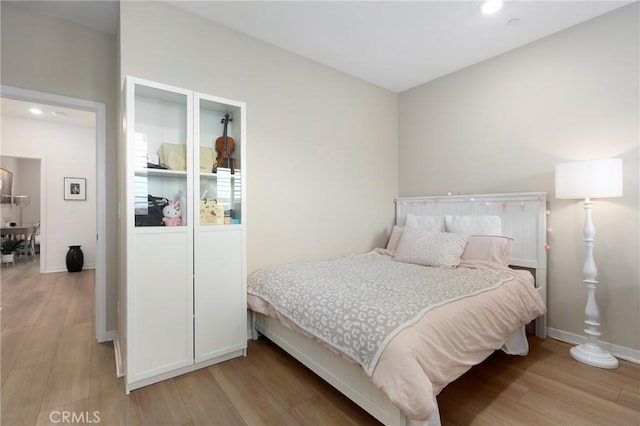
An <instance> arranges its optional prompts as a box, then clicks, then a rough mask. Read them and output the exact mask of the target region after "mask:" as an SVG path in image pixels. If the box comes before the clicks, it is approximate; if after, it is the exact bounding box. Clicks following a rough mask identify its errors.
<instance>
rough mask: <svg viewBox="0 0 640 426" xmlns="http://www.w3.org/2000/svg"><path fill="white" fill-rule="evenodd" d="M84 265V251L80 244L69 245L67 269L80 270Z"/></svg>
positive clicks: (70, 270)
mask: <svg viewBox="0 0 640 426" xmlns="http://www.w3.org/2000/svg"><path fill="white" fill-rule="evenodd" d="M83 265H84V253H83V252H82V249H81V248H80V246H69V251H68V252H67V271H69V272H80V271H82V266H83Z"/></svg>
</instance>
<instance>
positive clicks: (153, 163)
mask: <svg viewBox="0 0 640 426" xmlns="http://www.w3.org/2000/svg"><path fill="white" fill-rule="evenodd" d="M132 89H133V90H134V93H135V95H134V96H135V100H134V115H133V116H134V121H133V123H130V125H132V126H133V129H132V130H131V131H132V132H133V133H132V138H131V139H132V140H133V144H134V148H133V149H134V154H133V155H134V163H135V165H134V168H135V172H134V173H135V178H134V184H133V185H134V188H133V193H134V209H135V226H136V227H142V226H186V225H188V216H187V214H186V211H187V208H188V206H187V198H188V197H187V194H188V193H189V189H190V185H189V184H188V182H189V175H190V174H191V172H190V171H189V168H190V164H191V162H192V160H191V156H192V153H191V152H190V151H192V150H191V142H190V139H191V130H190V129H191V121H192V112H191V111H192V110H191V107H190V105H191V102H192V100H191V99H192V95H191V94H190V92H186V91H184V92H183V93H180V92H179V91H174V90H172V89H171V88H167V87H163V86H161V85H158V87H154V86H150V85H145V84H143V83H141V82H137V81H136V82H134V83H133V87H132ZM176 90H179V89H176ZM131 139H130V140H131Z"/></svg>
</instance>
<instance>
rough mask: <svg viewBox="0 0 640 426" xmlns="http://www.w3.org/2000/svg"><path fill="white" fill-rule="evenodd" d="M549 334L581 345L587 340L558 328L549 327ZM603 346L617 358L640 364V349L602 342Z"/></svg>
mask: <svg viewBox="0 0 640 426" xmlns="http://www.w3.org/2000/svg"><path fill="white" fill-rule="evenodd" d="M547 335H548V336H549V337H552V338H554V339H557V340H562V341H563V342H567V343H572V344H574V345H581V344H583V343H585V342H586V341H587V338H586V337H585V336H580V335H578V334H573V333H569V332H567V331H562V330H556V329H554V328H547ZM600 344H601V345H602V347H603V348H604V349H606V350H608V351H609V352H611V354H612V355H613V356H615V357H616V358H620V359H624V360H625V361H629V362H633V363H636V364H640V350H637V349H631V348H627V347H624V346H620V345H614V344H612V343H607V342H602V341H601V342H600Z"/></svg>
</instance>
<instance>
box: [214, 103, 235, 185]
mask: <svg viewBox="0 0 640 426" xmlns="http://www.w3.org/2000/svg"><path fill="white" fill-rule="evenodd" d="M230 121H233V119H232V118H231V117H230V116H229V113H226V114H225V115H224V118H223V119H222V120H220V123H223V124H224V131H223V132H222V136H220V137H219V138H218V139H216V151H217V152H218V155H217V157H216V165H217V167H224V168H228V169H231V173H232V174H233V173H234V172H235V169H236V160H235V159H234V158H231V154H233V151H234V149H235V146H236V142H235V141H234V140H233V138H232V137H231V136H227V125H228V124H229V122H230Z"/></svg>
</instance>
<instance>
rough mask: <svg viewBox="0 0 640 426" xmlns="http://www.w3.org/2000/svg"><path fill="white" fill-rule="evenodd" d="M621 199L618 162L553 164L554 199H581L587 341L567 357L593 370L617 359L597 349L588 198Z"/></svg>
mask: <svg viewBox="0 0 640 426" xmlns="http://www.w3.org/2000/svg"><path fill="white" fill-rule="evenodd" d="M621 196H622V160H621V159H619V158H605V159H596V160H586V161H573V162H569V163H561V164H558V165H556V198H568V199H584V201H583V203H582V204H583V205H584V213H585V217H584V242H585V246H586V258H585V261H584V269H583V273H584V280H582V281H583V282H584V283H585V284H586V287H587V307H586V309H585V315H586V317H587V319H586V320H585V324H586V325H587V328H586V329H585V330H584V332H585V333H586V335H587V342H586V343H584V344H582V345H578V346H574V347H573V348H571V356H572V357H573V358H574V359H576V360H578V361H580V362H582V363H584V364H588V365H591V366H593V367H599V368H617V367H618V360H617V359H616V358H615V357H613V355H611V354H610V353H609V352H608V351H606V350H605V349H603V348H602V347H601V346H600V342H599V340H598V339H599V337H600V332H599V331H598V327H599V326H600V312H599V311H598V305H597V304H596V296H595V292H596V284H598V281H596V277H597V275H598V270H597V269H596V264H595V261H594V260H593V244H594V242H595V239H594V237H595V234H596V230H595V227H594V226H593V222H592V221H591V207H592V205H593V202H592V201H591V198H607V197H621Z"/></svg>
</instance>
